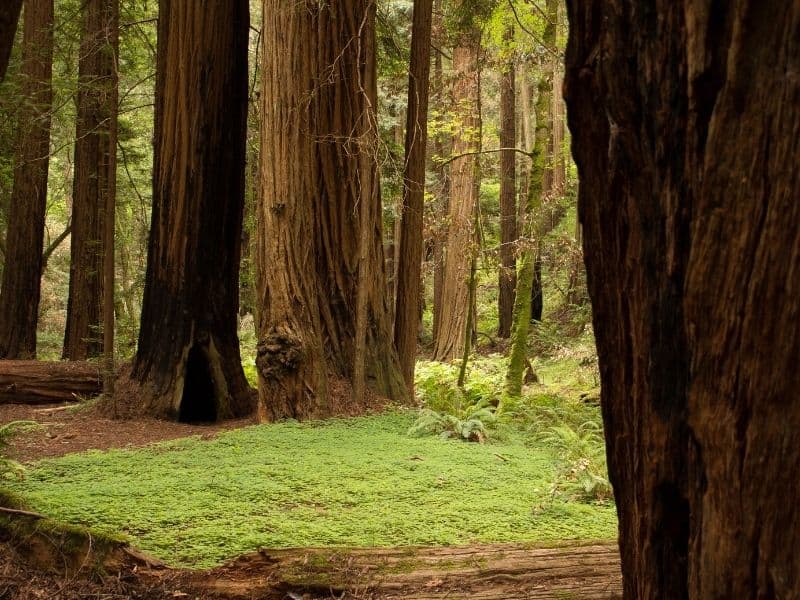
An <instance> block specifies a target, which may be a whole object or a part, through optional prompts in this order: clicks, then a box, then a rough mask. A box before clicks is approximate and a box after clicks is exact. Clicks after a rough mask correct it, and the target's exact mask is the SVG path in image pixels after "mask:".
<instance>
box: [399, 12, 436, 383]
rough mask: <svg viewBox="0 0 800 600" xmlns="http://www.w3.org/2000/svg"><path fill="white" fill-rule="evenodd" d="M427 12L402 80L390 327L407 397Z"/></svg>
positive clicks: (417, 257) (414, 330)
mask: <svg viewBox="0 0 800 600" xmlns="http://www.w3.org/2000/svg"><path fill="white" fill-rule="evenodd" d="M432 11H433V0H415V2H414V25H413V35H412V38H411V67H410V71H409V73H410V74H409V78H408V115H407V119H406V140H405V148H406V160H405V172H404V173H403V222H402V230H401V234H400V236H401V237H400V260H399V264H398V267H397V275H398V279H397V301H396V304H395V321H394V341H395V346H396V347H397V353H398V356H399V358H400V369H401V371H402V374H403V379H405V382H406V386H407V387H408V389H409V392H411V393H413V391H414V364H415V362H416V358H417V334H418V332H419V322H420V310H419V305H420V295H421V283H422V281H421V277H422V226H423V212H424V210H425V166H426V161H425V159H426V150H427V147H428V93H429V87H430V86H429V83H430V72H431V28H432V26H431V23H432Z"/></svg>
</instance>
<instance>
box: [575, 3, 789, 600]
mask: <svg viewBox="0 0 800 600" xmlns="http://www.w3.org/2000/svg"><path fill="white" fill-rule="evenodd" d="M568 6H569V18H570V23H571V31H570V40H569V45H568V50H567V71H566V86H565V90H566V96H567V102H568V106H569V124H570V129H571V131H572V133H573V141H574V143H573V153H574V155H575V159H576V163H577V165H578V169H579V174H580V177H581V191H580V198H579V206H580V215H581V223H582V226H583V231H584V250H585V256H586V262H587V271H588V284H589V291H590V294H591V297H592V305H593V308H594V325H595V332H596V338H597V346H598V352H599V355H600V369H601V378H602V386H603V413H604V421H605V426H606V438H607V441H608V458H609V472H610V475H611V478H612V482H613V484H614V488H615V495H616V500H617V510H618V513H619V517H620V546H621V550H622V562H623V573H624V578H625V595H626V597H631V598H792V597H796V595H797V590H798V589H800V563H798V561H797V551H798V548H800V509H798V505H797V502H796V500H797V498H798V497H800V489H798V484H797V476H796V474H797V472H798V469H800V451H798V449H797V444H796V443H795V442H794V441H793V440H794V436H795V432H796V431H797V429H798V427H800V404H798V403H797V402H796V401H795V399H796V398H797V389H798V386H800V374H799V372H798V370H797V368H796V367H795V365H794V362H795V361H796V356H797V354H798V351H800V325H799V324H800V320H798V317H800V302H799V301H798V296H797V294H796V293H794V291H795V290H797V289H798V288H800V238H798V227H797V224H798V222H800V205H798V202H797V198H798V197H800V174H798V171H797V168H796V166H797V164H799V163H800V143H798V139H800V137H799V136H800V80H798V79H797V78H796V77H794V78H791V77H786V73H793V72H797V71H798V69H800V5H798V4H797V3H791V2H790V3H785V2H778V1H770V0H758V1H756V0H739V1H736V2H730V3H721V2H713V3H709V2H701V1H699V0H697V1H690V2H685V3H669V2H657V3H655V5H653V6H650V7H648V8H647V9H645V10H643V9H642V5H641V3H635V2H630V1H623V0H618V1H616V2H612V3H605V4H602V3H590V2H580V1H571V2H569V5H568Z"/></svg>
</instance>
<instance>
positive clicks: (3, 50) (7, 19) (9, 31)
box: [0, 0, 22, 81]
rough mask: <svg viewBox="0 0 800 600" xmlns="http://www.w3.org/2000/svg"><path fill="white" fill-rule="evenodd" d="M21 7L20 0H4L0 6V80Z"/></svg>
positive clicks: (9, 53) (9, 52) (4, 73)
mask: <svg viewBox="0 0 800 600" xmlns="http://www.w3.org/2000/svg"><path fill="white" fill-rule="evenodd" d="M21 8H22V0H4V1H3V5H2V6H0V81H3V78H4V77H5V75H6V68H7V67H8V59H9V58H10V57H11V48H12V47H13V46H14V36H15V34H16V33H17V23H18V22H19V11H20V9H21Z"/></svg>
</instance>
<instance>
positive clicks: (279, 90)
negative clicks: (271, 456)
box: [256, 0, 406, 420]
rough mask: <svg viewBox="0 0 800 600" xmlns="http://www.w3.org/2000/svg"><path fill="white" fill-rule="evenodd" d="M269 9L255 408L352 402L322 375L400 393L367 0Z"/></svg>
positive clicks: (290, 411) (330, 410)
mask: <svg viewBox="0 0 800 600" xmlns="http://www.w3.org/2000/svg"><path fill="white" fill-rule="evenodd" d="M263 8H264V11H263V14H264V38H263V39H264V75H263V77H264V79H263V93H262V96H263V104H262V109H263V125H262V147H263V151H262V153H261V156H262V170H261V171H262V186H261V188H262V199H261V202H259V206H258V214H259V230H258V257H257V259H258V280H259V283H258V287H259V315H258V326H257V328H258V336H259V345H258V357H257V360H256V364H257V367H258V373H259V414H260V416H261V418H262V419H265V420H268V419H279V418H285V417H294V418H310V417H321V416H326V415H331V414H334V413H336V412H339V411H342V410H346V409H347V406H346V405H344V406H343V405H341V404H339V405H337V404H335V402H334V400H337V398H335V397H334V395H333V394H331V393H329V387H328V379H329V377H333V378H334V379H336V380H344V381H346V382H347V383H348V384H350V385H352V387H353V388H354V389H355V390H357V391H356V394H355V396H356V398H354V400H355V401H356V402H360V401H361V398H358V397H357V396H359V395H360V393H359V392H358V390H359V388H361V387H362V385H363V384H366V386H367V387H369V388H371V389H372V390H374V391H375V392H377V393H379V394H382V395H384V396H387V397H389V398H393V399H402V398H405V397H406V392H405V386H404V384H403V379H402V376H401V374H400V369H399V362H398V358H397V353H396V351H395V349H394V344H393V343H392V335H391V310H390V301H389V294H388V287H387V285H386V271H385V266H384V255H383V243H382V231H381V210H380V209H381V201H380V194H379V189H378V175H377V139H378V138H377V122H376V113H375V109H376V104H377V78H376V65H375V58H376V54H375V2H374V0H354V1H353V2H335V3H329V2H323V1H322V0H301V1H299V2H291V3H286V2H283V1H282V0H264V6H263ZM275 265H278V267H277V268H276V267H275Z"/></svg>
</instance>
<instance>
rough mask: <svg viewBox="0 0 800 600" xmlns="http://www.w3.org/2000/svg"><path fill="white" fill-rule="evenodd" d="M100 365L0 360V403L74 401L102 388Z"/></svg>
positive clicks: (94, 393) (95, 393) (98, 391)
mask: <svg viewBox="0 0 800 600" xmlns="http://www.w3.org/2000/svg"><path fill="white" fill-rule="evenodd" d="M101 382H102V379H101V376H100V366H99V365H97V364H92V363H88V362H66V361H65V362H55V361H53V362H45V361H37V360H0V404H55V403H57V402H77V401H79V400H82V399H84V398H89V397H92V396H96V395H97V394H99V393H100V392H101V390H102V383H101Z"/></svg>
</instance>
